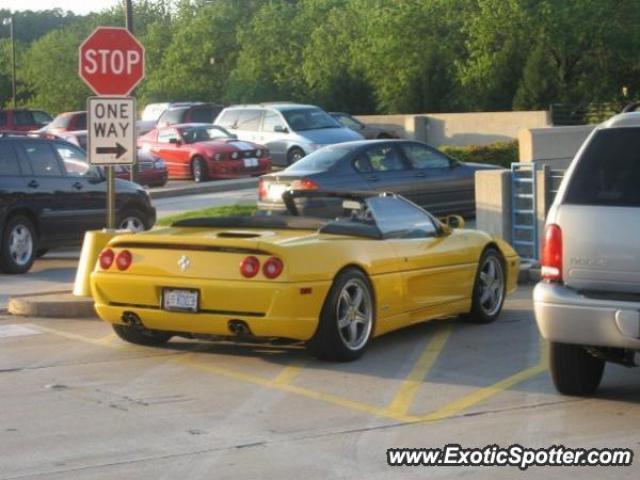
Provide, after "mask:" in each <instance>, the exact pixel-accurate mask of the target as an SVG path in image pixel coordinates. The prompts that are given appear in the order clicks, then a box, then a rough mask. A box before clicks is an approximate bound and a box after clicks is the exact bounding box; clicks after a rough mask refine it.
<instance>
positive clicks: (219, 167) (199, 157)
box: [138, 123, 271, 182]
mask: <svg viewBox="0 0 640 480" xmlns="http://www.w3.org/2000/svg"><path fill="white" fill-rule="evenodd" d="M138 147H140V148H142V149H145V150H149V151H151V152H152V153H154V154H155V155H157V156H159V157H160V158H162V159H164V161H165V162H166V164H167V169H168V170H169V178H192V179H193V180H195V181H196V182H203V181H205V180H209V179H214V178H238V177H247V176H258V175H263V174H265V173H268V172H269V171H270V170H271V158H270V157H269V151H268V150H267V149H266V148H265V147H263V146H262V145H258V144H256V143H251V142H243V141H240V140H238V139H237V138H236V136H235V135H233V134H232V133H229V132H228V131H227V130H225V129H224V128H222V127H218V126H216V125H211V124H207V123H185V124H180V125H172V126H170V127H165V128H157V129H154V130H151V131H150V132H149V133H147V134H146V135H143V136H142V137H140V138H139V139H138Z"/></svg>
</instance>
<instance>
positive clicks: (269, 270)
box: [262, 257, 284, 279]
mask: <svg viewBox="0 0 640 480" xmlns="http://www.w3.org/2000/svg"><path fill="white" fill-rule="evenodd" d="M283 269H284V264H283V263H282V260H280V259H279V258H276V257H271V258H270V259H269V260H267V261H266V262H264V265H263V266H262V273H263V274H264V276H265V277H267V278H269V279H274V278H277V277H279V276H280V274H281V273H282V270H283Z"/></svg>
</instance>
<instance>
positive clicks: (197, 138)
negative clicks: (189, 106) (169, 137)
mask: <svg viewBox="0 0 640 480" xmlns="http://www.w3.org/2000/svg"><path fill="white" fill-rule="evenodd" d="M179 131H180V135H181V136H182V138H183V139H184V142H185V143H197V142H207V141H209V140H219V139H226V138H234V137H233V135H232V134H231V133H229V132H227V131H226V130H225V129H224V128H221V127H214V126H206V127H204V126H202V127H183V128H180V129H179Z"/></svg>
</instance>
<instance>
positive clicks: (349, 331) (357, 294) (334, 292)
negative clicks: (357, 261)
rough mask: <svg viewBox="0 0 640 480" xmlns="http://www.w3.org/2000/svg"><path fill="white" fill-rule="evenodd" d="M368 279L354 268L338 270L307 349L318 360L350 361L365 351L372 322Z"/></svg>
mask: <svg viewBox="0 0 640 480" xmlns="http://www.w3.org/2000/svg"><path fill="white" fill-rule="evenodd" d="M372 290H373V289H372V288H371V282H369V279H368V278H367V276H366V275H365V274H364V273H363V272H362V271H360V270H358V269H357V268H347V269H345V270H343V271H342V272H340V274H338V276H337V277H336V279H335V280H334V282H333V285H332V286H331V289H330V290H329V293H328V295H327V298H326V300H325V302H324V305H323V306H322V311H321V313H320V321H319V323H318V328H317V330H316V333H315V334H314V336H313V338H311V340H310V341H309V342H308V344H307V349H308V351H309V353H311V355H313V356H315V357H317V358H319V359H321V360H331V361H339V362H350V361H352V360H356V359H357V358H359V357H361V356H362V354H363V353H364V352H365V350H366V348H367V346H368V345H369V341H370V340H371V336H372V334H373V328H374V325H375V303H374V298H373V293H372Z"/></svg>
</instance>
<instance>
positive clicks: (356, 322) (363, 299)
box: [336, 278, 373, 350]
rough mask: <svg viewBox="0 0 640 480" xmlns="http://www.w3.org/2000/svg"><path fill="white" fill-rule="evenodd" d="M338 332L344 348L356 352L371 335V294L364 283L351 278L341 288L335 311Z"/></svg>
mask: <svg viewBox="0 0 640 480" xmlns="http://www.w3.org/2000/svg"><path fill="white" fill-rule="evenodd" d="M336 318H337V319H338V332H339V333H340V338H342V341H343V342H344V344H345V346H346V347H347V348H349V349H351V350H358V349H360V348H361V347H362V345H364V344H365V343H366V342H367V340H369V336H370V335H371V323H372V319H373V314H372V309H371V294H370V293H369V289H368V287H367V285H365V284H364V282H363V281H362V280H360V279H358V278H352V279H351V280H349V281H348V282H347V284H346V285H345V286H344V287H343V288H342V292H341V293H340V298H339V300H338V306H337V309H336Z"/></svg>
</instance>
